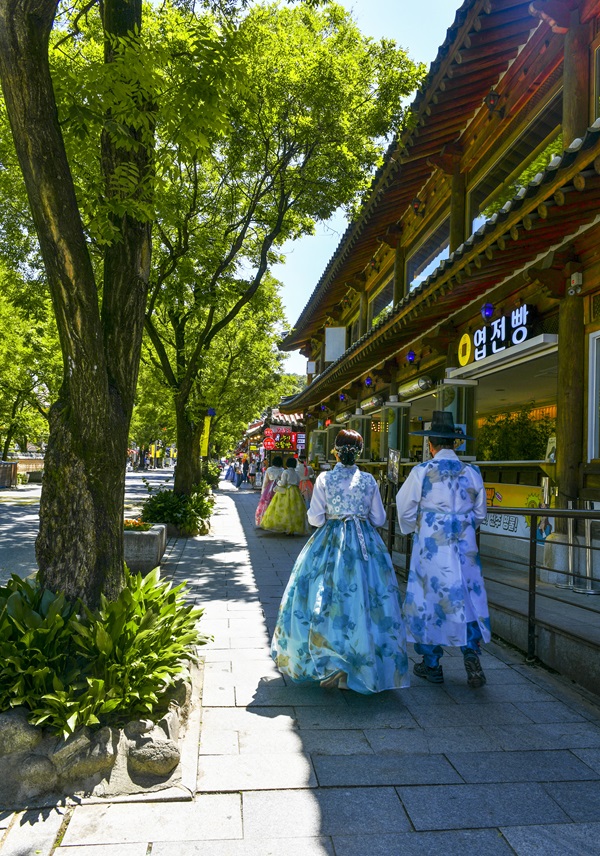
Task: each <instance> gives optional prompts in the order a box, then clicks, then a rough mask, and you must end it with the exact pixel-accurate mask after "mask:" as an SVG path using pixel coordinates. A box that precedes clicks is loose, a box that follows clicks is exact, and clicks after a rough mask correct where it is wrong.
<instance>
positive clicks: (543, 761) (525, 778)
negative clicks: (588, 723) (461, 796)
mask: <svg viewBox="0 0 600 856" xmlns="http://www.w3.org/2000/svg"><path fill="white" fill-rule="evenodd" d="M447 757H448V760H449V761H450V763H451V764H452V765H453V767H455V768H456V770H457V771H458V772H459V773H460V775H461V776H462V777H463V779H464V780H465V782H557V781H559V782H561V781H562V782H565V781H583V780H592V779H596V780H597V779H598V773H596V772H595V771H594V770H592V769H591V768H590V767H588V766H587V764H584V763H583V762H582V761H580V760H579V759H578V758H576V757H575V756H574V755H573V754H572V753H571V752H568V751H566V750H561V749H557V750H556V751H543V750H538V751H533V752H487V753H486V754H485V755H478V754H476V753H473V752H468V753H467V752H462V753H459V752H457V753H450V754H448V756H447Z"/></svg>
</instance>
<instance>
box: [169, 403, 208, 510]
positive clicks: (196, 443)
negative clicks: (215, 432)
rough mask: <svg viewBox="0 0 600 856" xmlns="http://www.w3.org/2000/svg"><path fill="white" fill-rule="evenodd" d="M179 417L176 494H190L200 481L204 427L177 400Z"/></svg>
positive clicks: (176, 405)
mask: <svg viewBox="0 0 600 856" xmlns="http://www.w3.org/2000/svg"><path fill="white" fill-rule="evenodd" d="M175 412H176V415H177V467H176V468H175V483H174V485H173V491H174V493H180V494H190V493H191V492H192V488H193V487H194V485H197V484H198V482H199V481H200V477H201V471H200V440H201V439H202V428H203V425H202V424H199V423H198V422H197V421H196V420H194V419H192V418H190V416H189V413H188V411H187V408H186V406H185V404H184V403H183V402H182V401H181V400H180V399H176V400H175Z"/></svg>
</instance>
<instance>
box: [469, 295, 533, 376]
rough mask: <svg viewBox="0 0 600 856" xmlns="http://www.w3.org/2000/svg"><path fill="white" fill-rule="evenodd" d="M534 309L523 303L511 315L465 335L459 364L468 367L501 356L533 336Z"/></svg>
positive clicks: (496, 319)
mask: <svg viewBox="0 0 600 856" xmlns="http://www.w3.org/2000/svg"><path fill="white" fill-rule="evenodd" d="M533 313H534V307H533V306H531V305H529V304H528V303H523V304H522V305H521V306H517V307H516V308H515V309H513V310H512V312H511V313H510V315H503V316H502V317H501V318H495V319H494V320H493V321H490V323H489V324H484V325H483V326H481V327H478V328H477V330H475V331H473V333H465V334H464V336H463V337H462V338H461V340H460V342H459V344H458V362H459V363H460V365H461V366H466V365H467V364H468V363H470V362H478V361H479V360H484V359H485V358H486V357H490V356H492V355H493V354H499V353H500V352H501V351H504V350H506V348H510V347H511V346H512V345H520V344H521V343H522V342H525V341H526V340H527V339H528V338H530V335H531V324H532V321H533Z"/></svg>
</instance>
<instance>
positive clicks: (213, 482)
mask: <svg viewBox="0 0 600 856" xmlns="http://www.w3.org/2000/svg"><path fill="white" fill-rule="evenodd" d="M202 476H203V479H204V481H206V483H207V484H208V486H209V487H211V488H213V490H214V489H215V488H216V487H219V481H220V480H221V470H220V469H219V465H218V464H215V462H214V461H208V462H206V463H205V464H203V466H202Z"/></svg>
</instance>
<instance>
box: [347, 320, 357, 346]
mask: <svg viewBox="0 0 600 856" xmlns="http://www.w3.org/2000/svg"><path fill="white" fill-rule="evenodd" d="M358 329H359V320H358V315H357V316H356V318H355V319H354V321H352V322H351V323H350V324H348V326H347V327H346V347H347V348H349V347H350V346H351V345H353V344H354V343H355V342H356V341H357V339H358Z"/></svg>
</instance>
